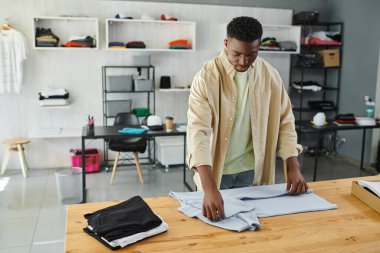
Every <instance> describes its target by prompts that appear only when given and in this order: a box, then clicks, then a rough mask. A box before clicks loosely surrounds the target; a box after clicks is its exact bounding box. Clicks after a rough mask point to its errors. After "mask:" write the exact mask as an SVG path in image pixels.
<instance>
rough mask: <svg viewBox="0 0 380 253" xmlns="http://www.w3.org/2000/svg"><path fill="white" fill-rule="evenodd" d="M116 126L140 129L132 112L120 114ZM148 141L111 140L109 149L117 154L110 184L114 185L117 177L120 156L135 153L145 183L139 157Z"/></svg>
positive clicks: (138, 138)
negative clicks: (114, 179)
mask: <svg viewBox="0 0 380 253" xmlns="http://www.w3.org/2000/svg"><path fill="white" fill-rule="evenodd" d="M114 126H123V127H126V126H130V127H140V123H139V120H138V118H137V116H136V115H135V114H134V113H132V112H126V113H118V114H117V115H116V117H115V122H114ZM146 145H147V141H146V139H145V138H144V137H127V138H125V139H111V140H110V141H109V144H108V148H109V149H110V150H112V151H115V152H117V154H116V158H115V163H114V165H113V169H112V176H111V182H110V184H113V178H114V176H115V172H116V168H117V165H118V162H119V156H120V153H121V152H133V155H134V159H135V162H136V167H137V173H138V174H139V177H140V182H141V184H143V183H144V179H143V175H142V171H141V165H140V161H139V157H138V152H140V153H144V152H145V150H146Z"/></svg>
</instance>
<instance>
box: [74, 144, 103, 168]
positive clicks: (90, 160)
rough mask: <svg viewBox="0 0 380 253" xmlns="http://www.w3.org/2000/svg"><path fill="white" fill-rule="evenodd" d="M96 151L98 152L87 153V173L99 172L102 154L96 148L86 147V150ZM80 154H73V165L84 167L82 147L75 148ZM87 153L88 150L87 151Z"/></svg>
mask: <svg viewBox="0 0 380 253" xmlns="http://www.w3.org/2000/svg"><path fill="white" fill-rule="evenodd" d="M94 150H95V151H96V154H86V155H85V159H86V169H85V170H86V173H91V172H99V171H100V155H99V151H98V150H97V149H96V148H86V151H94ZM75 152H76V153H79V155H72V156H71V166H72V167H82V154H81V150H80V149H76V150H75ZM85 153H86V152H85Z"/></svg>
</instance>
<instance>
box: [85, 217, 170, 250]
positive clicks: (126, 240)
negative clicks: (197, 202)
mask: <svg viewBox="0 0 380 253" xmlns="http://www.w3.org/2000/svg"><path fill="white" fill-rule="evenodd" d="M160 219H161V218H160ZM161 220H162V219H161ZM87 227H88V228H89V229H90V230H91V231H92V230H93V228H92V227H91V226H90V225H88V226H87ZM168 229H169V226H168V224H167V223H166V222H164V221H163V220H162V223H161V224H160V225H159V226H158V227H156V228H153V229H151V230H148V231H146V232H141V233H137V234H134V235H130V236H126V237H123V238H120V239H116V240H113V241H110V242H109V241H107V240H106V239H105V238H103V237H101V238H102V240H103V241H105V242H106V243H107V244H109V245H111V246H112V247H118V246H120V247H121V248H124V247H126V246H128V245H130V244H132V243H135V242H137V241H141V240H143V239H145V238H147V237H151V236H154V235H158V234H161V233H163V232H165V231H167V230H168Z"/></svg>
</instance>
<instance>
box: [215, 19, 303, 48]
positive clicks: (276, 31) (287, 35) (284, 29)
mask: <svg viewBox="0 0 380 253" xmlns="http://www.w3.org/2000/svg"><path fill="white" fill-rule="evenodd" d="M262 26H263V36H262V39H264V38H266V37H270V38H272V37H274V38H276V40H277V41H294V42H295V43H296V45H297V50H296V51H269V50H260V54H280V55H281V54H283V55H289V54H299V52H300V49H301V27H300V26H295V25H265V24H263V25H262ZM226 28H227V24H226V23H225V24H222V25H220V28H219V33H220V37H219V40H220V41H223V40H224V39H225V37H226ZM221 49H222V48H221Z"/></svg>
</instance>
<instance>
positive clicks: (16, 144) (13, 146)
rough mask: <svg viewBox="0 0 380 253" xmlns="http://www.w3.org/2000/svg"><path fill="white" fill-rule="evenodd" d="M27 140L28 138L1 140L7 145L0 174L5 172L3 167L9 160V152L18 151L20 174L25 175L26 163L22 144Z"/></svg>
mask: <svg viewBox="0 0 380 253" xmlns="http://www.w3.org/2000/svg"><path fill="white" fill-rule="evenodd" d="M29 142H30V140H29V139H13V140H5V141H3V142H2V143H3V144H5V145H7V146H8V147H7V150H6V151H5V155H4V160H3V164H2V165H1V171H0V175H3V174H4V172H5V169H6V168H7V164H8V160H9V156H10V155H11V152H18V156H19V158H20V163H21V169H22V174H23V175H24V177H26V170H27V165H26V160H25V154H24V146H23V145H24V144H27V143H29Z"/></svg>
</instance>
